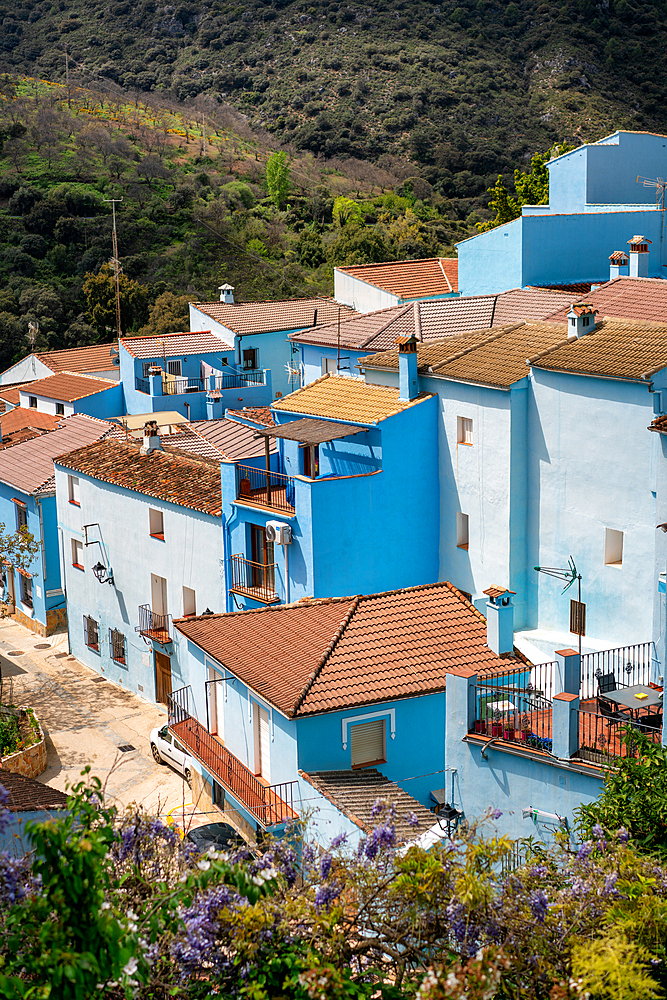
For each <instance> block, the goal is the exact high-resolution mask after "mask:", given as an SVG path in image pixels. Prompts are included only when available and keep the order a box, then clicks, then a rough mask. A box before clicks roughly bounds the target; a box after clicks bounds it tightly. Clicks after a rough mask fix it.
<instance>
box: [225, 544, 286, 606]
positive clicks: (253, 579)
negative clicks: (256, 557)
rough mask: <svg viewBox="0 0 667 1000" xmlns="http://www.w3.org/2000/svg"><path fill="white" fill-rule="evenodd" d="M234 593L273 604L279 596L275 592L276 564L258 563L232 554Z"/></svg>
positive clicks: (231, 588)
mask: <svg viewBox="0 0 667 1000" xmlns="http://www.w3.org/2000/svg"><path fill="white" fill-rule="evenodd" d="M229 589H230V590H231V591H232V593H234V594H242V595H243V596H244V597H250V598H252V599H253V600H254V601H261V602H262V603H263V604H274V603H275V602H277V601H279V600H280V598H279V597H278V594H277V593H276V564H275V563H270V564H267V563H259V562H252V560H250V559H246V558H245V556H243V555H236V556H232V585H231V587H230V588H229Z"/></svg>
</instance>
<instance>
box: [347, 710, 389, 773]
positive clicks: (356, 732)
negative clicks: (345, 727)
mask: <svg viewBox="0 0 667 1000" xmlns="http://www.w3.org/2000/svg"><path fill="white" fill-rule="evenodd" d="M350 746H351V748H352V767H368V766H370V765H371V764H382V763H384V762H385V761H386V759H387V756H386V743H385V719H373V720H372V721H371V722H362V723H360V725H358V726H350Z"/></svg>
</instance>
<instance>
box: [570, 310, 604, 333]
mask: <svg viewBox="0 0 667 1000" xmlns="http://www.w3.org/2000/svg"><path fill="white" fill-rule="evenodd" d="M597 312H598V311H597V309H594V308H593V306H592V305H590V303H588V302H578V303H577V304H576V305H574V304H573V305H572V308H571V309H570V311H569V313H568V314H567V336H568V338H573V337H584V336H586V334H587V333H593V331H594V330H595V317H596V316H597Z"/></svg>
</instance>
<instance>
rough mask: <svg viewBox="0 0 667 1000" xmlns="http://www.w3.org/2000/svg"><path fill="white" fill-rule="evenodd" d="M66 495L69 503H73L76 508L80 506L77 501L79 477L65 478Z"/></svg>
mask: <svg viewBox="0 0 667 1000" xmlns="http://www.w3.org/2000/svg"><path fill="white" fill-rule="evenodd" d="M67 494H68V496H69V502H70V503H74V504H76V505H77V507H80V506H81V503H80V501H79V477H78V476H68V477H67Z"/></svg>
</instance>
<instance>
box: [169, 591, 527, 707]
mask: <svg viewBox="0 0 667 1000" xmlns="http://www.w3.org/2000/svg"><path fill="white" fill-rule="evenodd" d="M174 624H175V625H176V627H177V628H178V629H179V630H180V631H181V632H182V633H183V634H184V635H185V636H187V638H188V639H191V640H192V641H193V642H195V643H196V644H197V645H198V646H200V647H201V648H202V649H203V650H205V652H207V653H208V654H209V655H210V656H212V657H213V658H214V659H216V660H217V661H218V662H219V663H221V664H222V665H223V666H225V667H227V669H228V670H230V671H231V672H232V673H234V674H236V675H237V676H238V677H239V678H240V679H241V680H242V681H244V683H246V684H248V685H249V686H250V687H251V688H253V689H254V690H256V691H257V692H258V693H259V694H261V695H262V696H263V697H265V698H267V699H268V700H269V701H270V702H271V703H272V704H274V705H276V706H277V707H278V708H279V709H280V710H281V711H282V712H284V713H285V714H286V715H288V716H290V717H292V716H295V715H309V714H314V713H319V712H332V711H336V710H338V709H340V708H347V707H352V706H355V705H367V704H369V703H374V702H378V701H388V700H392V699H395V698H408V697H413V696H417V695H423V694H428V693H430V692H434V691H442V690H443V689H444V687H445V675H446V673H447V672H448V671H449V672H451V673H462V674H464V675H469V674H470V673H473V672H475V671H478V672H495V671H499V670H507V669H508V660H507V658H500V657H498V656H496V655H495V653H493V652H492V651H491V650H490V649H489V648H488V646H487V645H486V619H485V618H484V616H483V615H482V614H481V613H480V612H479V611H477V610H476V608H474V607H473V605H472V604H470V603H469V602H468V601H467V600H466V599H465V598H464V597H463V595H462V594H461V593H459V591H458V590H457V589H456V588H455V587H453V586H452V585H451V584H450V583H436V584H428V585H425V586H421V587H411V588H408V589H405V590H395V591H389V592H387V593H383V594H370V595H366V596H361V597H344V598H331V599H326V600H311V601H302V602H299V603H297V604H290V605H282V606H277V607H272V608H266V609H260V610H252V611H237V612H232V613H231V614H225V615H205V616H200V617H198V618H183V619H179V620H178V621H177V622H175V623H174Z"/></svg>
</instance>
